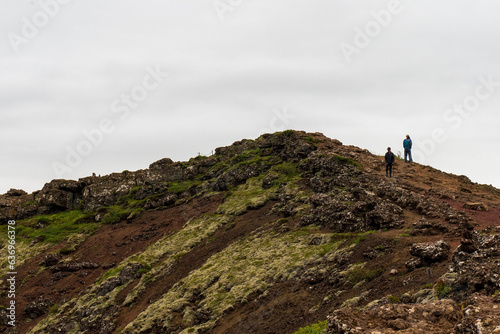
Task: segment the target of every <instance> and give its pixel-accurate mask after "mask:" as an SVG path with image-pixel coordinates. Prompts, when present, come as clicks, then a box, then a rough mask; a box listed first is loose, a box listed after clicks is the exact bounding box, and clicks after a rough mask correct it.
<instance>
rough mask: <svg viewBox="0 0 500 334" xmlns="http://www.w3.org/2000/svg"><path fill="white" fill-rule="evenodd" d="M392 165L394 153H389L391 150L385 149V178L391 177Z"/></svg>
mask: <svg viewBox="0 0 500 334" xmlns="http://www.w3.org/2000/svg"><path fill="white" fill-rule="evenodd" d="M393 164H394V153H392V152H391V148H390V147H388V148H387V153H386V154H385V176H387V177H392V165H393Z"/></svg>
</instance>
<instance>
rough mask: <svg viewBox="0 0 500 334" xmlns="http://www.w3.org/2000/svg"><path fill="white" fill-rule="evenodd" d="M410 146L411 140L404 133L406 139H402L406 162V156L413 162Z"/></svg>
mask: <svg viewBox="0 0 500 334" xmlns="http://www.w3.org/2000/svg"><path fill="white" fill-rule="evenodd" d="M411 146H412V142H411V139H410V136H409V135H406V139H405V140H403V148H404V149H405V162H408V161H407V157H408V158H409V159H408V160H409V161H410V162H413V159H412V158H411Z"/></svg>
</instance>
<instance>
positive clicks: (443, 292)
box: [434, 280, 451, 299]
mask: <svg viewBox="0 0 500 334" xmlns="http://www.w3.org/2000/svg"><path fill="white" fill-rule="evenodd" d="M434 291H436V295H437V297H438V298H439V299H441V298H444V297H446V296H447V295H448V294H449V293H450V292H451V288H450V286H449V285H448V284H446V283H445V282H444V281H442V280H439V281H437V283H436V285H434Z"/></svg>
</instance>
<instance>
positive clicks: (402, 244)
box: [0, 130, 500, 334]
mask: <svg viewBox="0 0 500 334" xmlns="http://www.w3.org/2000/svg"><path fill="white" fill-rule="evenodd" d="M10 219H15V220H16V233H17V243H16V247H17V268H16V269H17V272H18V275H17V287H16V327H12V326H9V325H8V324H7V320H8V318H7V315H8V312H9V311H8V310H7V306H8V303H9V299H8V293H7V290H8V288H7V283H6V278H7V277H4V282H3V284H2V288H3V292H2V294H1V301H2V305H4V307H2V308H1V309H0V313H1V317H0V319H1V324H0V331H1V332H4V333H92V334H94V333H102V334H108V333H126V334H129V333H182V334H186V333H216V334H222V333H234V334H237V333H238V334H241V333H258V334H266V333H273V334H292V333H295V332H297V333H325V332H327V333H330V334H332V333H498V332H500V307H499V306H500V283H499V282H500V227H499V226H500V191H499V190H498V189H495V188H493V187H491V186H486V185H479V184H475V183H472V182H471V181H470V180H469V179H468V178H467V177H465V176H456V175H452V174H448V173H444V172H441V171H438V170H436V169H434V168H432V167H429V166H423V165H420V164H418V163H412V164H405V163H404V162H403V161H401V160H400V159H397V161H396V165H395V169H394V177H393V178H386V177H385V170H384V163H383V157H380V156H376V155H373V154H371V153H370V152H369V151H367V150H363V149H360V148H357V147H353V146H345V145H342V143H341V142H339V141H338V140H334V139H329V138H327V137H325V136H323V135H322V134H319V133H305V132H297V131H291V130H289V131H284V132H279V133H275V134H266V135H263V136H261V137H259V138H258V139H256V140H242V141H239V142H236V143H234V144H233V145H231V146H228V147H221V148H217V149H216V150H215V154H214V155H213V156H210V157H205V156H198V157H196V158H193V159H191V160H190V161H188V162H173V161H172V160H170V159H162V160H160V161H157V162H155V163H153V164H151V165H150V167H149V168H148V169H146V170H139V171H136V172H129V171H124V172H122V173H115V174H111V175H107V176H103V177H96V176H92V177H86V178H83V179H80V180H78V181H72V180H53V181H51V182H49V183H47V184H46V185H45V186H44V187H43V189H42V190H40V191H37V192H34V193H32V194H27V193H25V192H24V191H22V190H15V189H12V190H10V191H9V192H8V193H7V194H4V195H0V222H1V223H2V224H3V225H1V226H0V228H1V229H2V233H1V238H2V239H1V246H0V247H1V248H2V249H1V252H2V253H1V257H0V259H1V261H2V264H1V269H2V273H4V275H5V274H6V273H7V272H8V271H9V270H8V263H7V250H8V247H7V245H8V243H7V240H8V239H7V228H8V227H7V225H6V224H7V222H8V220H10Z"/></svg>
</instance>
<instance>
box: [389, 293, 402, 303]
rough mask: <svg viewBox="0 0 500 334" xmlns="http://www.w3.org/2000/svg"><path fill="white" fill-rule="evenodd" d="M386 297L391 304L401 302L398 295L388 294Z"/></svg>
mask: <svg viewBox="0 0 500 334" xmlns="http://www.w3.org/2000/svg"><path fill="white" fill-rule="evenodd" d="M387 299H388V300H389V301H390V302H391V303H393V304H399V303H401V300H400V299H399V297H398V296H393V295H389V296H387Z"/></svg>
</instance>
